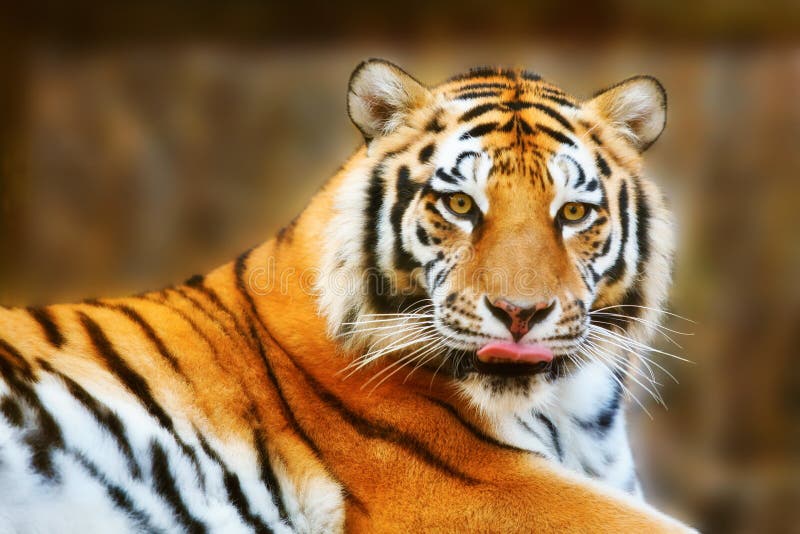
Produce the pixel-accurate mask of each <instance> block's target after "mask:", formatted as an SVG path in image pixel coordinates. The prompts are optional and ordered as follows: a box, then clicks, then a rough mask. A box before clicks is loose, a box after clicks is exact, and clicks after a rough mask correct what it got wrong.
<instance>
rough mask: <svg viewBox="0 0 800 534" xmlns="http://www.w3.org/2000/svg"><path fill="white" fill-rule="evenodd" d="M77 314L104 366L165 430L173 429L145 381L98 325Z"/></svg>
mask: <svg viewBox="0 0 800 534" xmlns="http://www.w3.org/2000/svg"><path fill="white" fill-rule="evenodd" d="M78 316H79V318H80V322H81V325H83V328H84V330H85V331H86V334H87V335H88V336H89V339H90V340H91V342H92V345H93V346H94V348H95V349H96V350H97V353H98V355H99V356H100V357H101V358H102V359H103V362H104V363H105V365H106V368H107V369H108V370H109V371H111V373H113V374H114V375H116V377H117V378H119V380H120V381H121V382H122V383H123V384H124V385H125V387H126V388H128V390H129V391H130V392H131V393H133V394H134V395H135V396H136V398H138V399H139V401H140V402H141V403H142V405H143V406H144V407H145V408H146V409H147V411H148V413H149V414H150V415H152V416H153V417H155V418H156V419H157V420H158V422H159V424H160V425H161V426H163V427H164V428H166V429H167V430H170V431H174V425H173V424H172V419H170V417H169V416H168V415H167V413H166V412H165V411H164V409H163V408H162V407H161V405H159V404H158V403H157V402H156V400H155V398H153V394H152V392H151V390H150V386H149V384H148V383H147V381H146V380H145V379H144V378H143V377H142V376H141V375H140V374H139V373H137V372H136V371H134V370H133V369H131V368H130V367H129V366H128V364H127V363H125V360H124V359H123V358H122V356H120V354H119V353H118V352H117V350H116V349H115V348H114V346H113V345H112V344H111V341H109V339H108V337H107V336H106V334H105V332H103V329H102V328H100V325H98V324H97V323H96V322H95V321H94V320H93V319H92V318H91V317H89V316H88V315H86V314H85V313H83V312H78Z"/></svg>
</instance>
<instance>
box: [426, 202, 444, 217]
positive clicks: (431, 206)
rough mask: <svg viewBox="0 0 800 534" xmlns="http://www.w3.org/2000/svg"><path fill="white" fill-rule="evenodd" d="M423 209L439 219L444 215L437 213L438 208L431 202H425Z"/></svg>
mask: <svg viewBox="0 0 800 534" xmlns="http://www.w3.org/2000/svg"><path fill="white" fill-rule="evenodd" d="M425 209H426V210H428V211H430V212H431V213H433V214H434V215H436V216H437V217H439V218H441V219H444V215H442V212H441V211H439V208H437V207H436V204H434V203H433V202H426V203H425Z"/></svg>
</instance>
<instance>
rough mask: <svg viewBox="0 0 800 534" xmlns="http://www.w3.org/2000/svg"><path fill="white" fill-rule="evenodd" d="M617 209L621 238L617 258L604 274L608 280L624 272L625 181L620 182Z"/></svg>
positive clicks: (625, 230) (626, 222) (612, 280)
mask: <svg viewBox="0 0 800 534" xmlns="http://www.w3.org/2000/svg"><path fill="white" fill-rule="evenodd" d="M618 209H619V219H620V225H621V226H622V238H621V243H620V247H619V253H618V254H617V259H616V260H615V261H614V265H612V266H611V267H610V268H609V269H608V270H607V271H606V272H605V273H604V275H605V276H607V277H608V279H609V281H611V282H616V281H617V280H619V279H620V278H622V277H623V276H624V274H625V247H626V245H627V243H628V233H629V229H628V224H629V221H628V184H627V182H622V187H620V189H619V201H618Z"/></svg>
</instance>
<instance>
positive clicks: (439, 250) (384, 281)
mask: <svg viewBox="0 0 800 534" xmlns="http://www.w3.org/2000/svg"><path fill="white" fill-rule="evenodd" d="M348 104H349V110H350V115H351V118H352V119H353V121H354V123H355V124H356V125H357V126H358V127H359V129H360V130H361V131H362V133H363V134H364V137H365V139H366V142H367V147H366V149H365V152H364V153H363V154H362V156H361V157H356V159H355V160H354V161H353V162H352V163H351V166H350V167H349V168H348V169H347V171H346V178H345V180H346V181H347V182H348V184H347V187H344V188H343V193H342V195H341V196H340V199H339V203H338V205H337V210H338V214H337V217H338V219H335V220H334V224H333V225H332V226H333V228H330V229H329V235H328V237H329V242H331V243H333V244H334V246H333V247H332V248H331V249H329V252H328V255H327V256H328V261H327V265H328V266H329V269H330V271H331V272H333V273H335V274H338V275H341V274H344V275H345V277H350V278H357V279H359V282H357V283H355V284H353V285H352V286H350V287H356V288H357V289H358V290H357V291H354V292H353V294H350V295H341V294H336V295H334V294H333V292H332V291H331V290H330V287H329V286H328V284H326V283H325V282H322V283H321V284H320V287H319V289H320V292H321V304H322V309H323V312H324V313H325V314H326V315H327V316H328V320H329V322H330V324H331V326H332V329H333V331H334V332H336V333H337V335H339V336H342V337H343V338H344V339H346V340H347V342H348V343H349V344H350V346H351V347H358V348H359V349H360V350H361V351H362V353H363V356H362V357H360V358H359V359H357V360H356V362H357V363H356V365H357V366H362V365H367V364H368V363H370V362H371V361H374V360H376V359H378V358H383V357H391V358H395V359H396V363H395V366H394V371H397V370H398V369H402V368H404V367H406V366H409V367H410V366H411V364H413V365H414V366H417V365H426V366H433V367H434V368H436V369H437V370H438V371H440V372H447V373H449V374H450V375H451V376H452V377H453V378H454V380H456V383H457V384H458V386H459V387H460V388H461V389H462V391H464V392H465V393H467V394H468V395H469V396H470V397H471V398H473V399H474V400H475V401H476V402H477V403H478V404H479V405H480V406H482V407H485V408H486V407H502V408H504V409H505V408H507V407H508V406H509V405H510V406H511V407H515V406H518V405H520V404H526V403H531V402H535V401H536V399H542V398H545V397H546V396H547V394H548V391H549V390H550V388H549V387H550V386H552V385H553V384H554V383H556V382H558V380H559V379H561V378H564V377H567V376H569V375H570V373H571V372H572V371H573V370H574V369H575V368H576V367H578V366H580V363H581V362H582V361H584V360H586V359H590V358H591V357H592V354H593V353H592V352H591V351H588V350H586V347H587V343H591V340H590V338H591V336H592V321H593V317H592V312H593V311H596V310H601V309H605V310H608V309H611V310H613V312H614V313H613V314H612V313H606V314H605V315H604V316H603V322H604V323H606V326H604V328H606V329H608V328H610V327H613V328H617V329H620V331H624V332H625V333H626V335H640V336H641V335H645V334H646V332H645V331H644V330H645V329H643V328H640V326H641V325H642V324H646V323H647V322H648V321H649V320H652V319H654V318H655V317H653V316H652V314H654V313H656V312H655V311H654V310H655V309H656V308H658V306H659V305H660V304H661V301H662V300H663V299H664V296H665V291H666V286H667V284H668V282H669V263H670V257H671V249H672V238H671V234H670V231H669V218H668V215H667V212H666V210H665V209H664V207H663V205H662V201H661V196H660V194H659V193H658V191H657V190H656V188H655V186H654V185H653V184H652V183H650V182H648V181H646V180H645V179H644V178H643V177H642V176H641V153H642V152H643V151H644V150H645V149H646V148H647V147H649V146H650V145H651V144H652V143H653V142H654V141H655V140H656V138H657V137H658V136H659V135H660V133H661V131H662V129H663V127H664V124H665V104H666V97H665V94H664V90H663V88H662V87H661V85H660V84H659V83H658V82H657V81H655V80H654V79H653V78H649V77H636V78H631V79H629V80H626V81H624V82H622V83H620V84H618V85H615V86H613V87H611V88H610V89H607V90H605V91H602V92H600V93H598V94H597V95H596V96H595V97H594V98H592V99H590V100H588V101H584V102H581V101H579V100H577V99H575V98H573V97H571V96H569V95H567V94H566V93H564V92H563V91H562V90H561V89H559V88H557V87H556V86H554V85H552V84H550V83H547V82H545V81H543V80H542V79H541V78H539V77H538V76H536V75H534V74H531V73H528V72H524V71H518V70H505V69H477V70H473V71H470V72H469V73H467V74H464V75H461V76H457V77H455V78H451V79H450V80H448V81H447V82H445V83H444V84H442V85H440V86H438V87H435V88H427V87H424V86H423V85H422V84H420V83H419V82H417V81H416V80H414V79H413V78H412V77H411V76H409V75H408V74H406V73H405V72H403V71H402V70H400V69H399V68H398V67H396V66H394V65H392V64H389V63H386V62H383V61H379V60H373V61H369V62H366V63H364V64H362V65H361V66H360V67H359V68H358V69H357V70H356V71H355V72H354V74H353V76H352V79H351V83H350V93H349V101H348ZM350 186H352V187H350ZM348 228H350V229H356V230H357V232H355V233H353V232H352V231H351V234H350V235H346V229H348ZM612 307H613V308H612ZM646 316H647V317H646ZM645 317H646V318H645ZM595 319H596V318H595ZM595 322H597V321H595ZM615 365H622V364H621V363H619V364H618V363H617V362H610V364H609V368H613V367H614V366H615ZM382 372H384V371H382ZM389 372H393V371H389Z"/></svg>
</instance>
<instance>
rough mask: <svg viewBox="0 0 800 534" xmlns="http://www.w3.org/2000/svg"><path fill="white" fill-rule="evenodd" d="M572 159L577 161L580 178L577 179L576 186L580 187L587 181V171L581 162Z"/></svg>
mask: <svg viewBox="0 0 800 534" xmlns="http://www.w3.org/2000/svg"><path fill="white" fill-rule="evenodd" d="M570 159H572V158H570ZM572 161H573V162H575V166H576V167H577V168H578V179H577V180H576V181H575V185H574V187H580V186H582V185H583V183H584V182H585V181H586V172H585V171H584V170H583V166H582V165H581V164H580V163H578V162H577V161H575V160H572Z"/></svg>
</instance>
